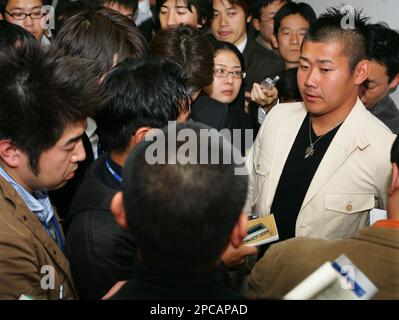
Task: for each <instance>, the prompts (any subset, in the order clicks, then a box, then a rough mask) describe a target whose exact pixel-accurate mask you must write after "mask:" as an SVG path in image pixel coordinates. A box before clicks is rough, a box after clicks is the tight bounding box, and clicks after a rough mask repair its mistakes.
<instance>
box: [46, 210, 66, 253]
mask: <svg viewBox="0 0 399 320" xmlns="http://www.w3.org/2000/svg"><path fill="white" fill-rule="evenodd" d="M51 224H52V225H53V227H54V229H53V230H54V231H55V237H56V239H53V237H52V236H51ZM44 226H45V227H46V230H47V233H48V234H49V236H50V238H51V239H53V240H54V241H55V242H57V239H58V242H59V247H60V248H61V251H62V252H64V247H65V243H64V239H63V237H62V234H61V231H60V228H59V226H58V223H57V219H56V218H55V216H53V217H52V218H51V220H50V223H49V224H47V223H45V224H44Z"/></svg>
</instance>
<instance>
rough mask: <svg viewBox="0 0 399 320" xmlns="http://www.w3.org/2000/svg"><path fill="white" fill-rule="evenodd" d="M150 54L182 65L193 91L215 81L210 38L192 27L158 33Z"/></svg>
mask: <svg viewBox="0 0 399 320" xmlns="http://www.w3.org/2000/svg"><path fill="white" fill-rule="evenodd" d="M150 50H151V53H152V54H154V55H157V56H160V57H162V58H165V59H168V60H170V61H173V62H175V63H177V64H179V65H180V66H181V67H182V68H183V69H184V71H185V74H186V77H187V80H188V82H189V84H190V85H191V86H192V90H193V91H198V90H201V89H202V88H204V87H206V86H207V85H209V84H211V83H212V81H213V67H214V63H213V50H212V46H211V44H210V43H209V40H208V38H207V37H206V36H205V35H204V34H203V33H201V31H199V30H197V29H195V28H193V27H190V26H179V27H177V28H169V29H165V30H161V31H159V32H158V33H157V34H156V35H155V37H154V39H153V40H152V41H151V43H150Z"/></svg>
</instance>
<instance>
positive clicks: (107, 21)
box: [52, 8, 148, 77]
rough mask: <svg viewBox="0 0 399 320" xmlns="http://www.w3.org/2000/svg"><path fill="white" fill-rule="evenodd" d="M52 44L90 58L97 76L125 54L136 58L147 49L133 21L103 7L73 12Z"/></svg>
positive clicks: (70, 53)
mask: <svg viewBox="0 0 399 320" xmlns="http://www.w3.org/2000/svg"><path fill="white" fill-rule="evenodd" d="M52 45H53V46H54V47H56V48H62V49H63V50H64V52H65V53H66V54H68V55H71V56H79V57H81V58H85V59H87V60H90V61H91V62H92V63H93V65H94V68H95V72H96V75H97V76H98V77H102V76H103V75H105V74H107V73H108V72H109V71H110V70H111V68H112V66H113V65H114V64H115V63H118V62H120V61H122V60H124V59H125V58H128V57H130V58H139V57H142V56H144V55H146V54H147V53H148V45H147V42H146V40H145V39H144V37H143V35H142V34H141V32H140V31H139V30H138V28H137V27H136V26H135V25H134V23H132V21H131V20H130V19H129V18H127V17H125V16H123V15H121V14H119V13H118V12H115V11H113V10H109V9H106V8H102V9H99V10H86V11H82V12H79V13H77V14H75V15H74V16H72V17H71V18H70V19H69V20H67V21H66V22H65V23H64V25H63V26H62V28H61V30H60V31H59V33H58V34H57V37H56V38H55V39H54V41H53V44H52Z"/></svg>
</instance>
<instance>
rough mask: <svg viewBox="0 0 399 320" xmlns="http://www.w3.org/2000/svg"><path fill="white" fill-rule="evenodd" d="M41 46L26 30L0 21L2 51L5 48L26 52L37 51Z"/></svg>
mask: <svg viewBox="0 0 399 320" xmlns="http://www.w3.org/2000/svg"><path fill="white" fill-rule="evenodd" d="M38 46H39V43H38V41H37V40H36V39H35V37H34V36H33V35H32V34H31V33H29V32H28V31H26V30H25V29H24V28H22V27H20V26H18V25H16V24H12V23H10V22H7V21H6V20H0V50H2V49H4V48H17V47H19V48H23V49H24V50H28V51H29V50H37V47H38Z"/></svg>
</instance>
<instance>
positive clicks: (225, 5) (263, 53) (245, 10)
mask: <svg viewBox="0 0 399 320" xmlns="http://www.w3.org/2000/svg"><path fill="white" fill-rule="evenodd" d="M251 8H252V1H248V0H213V9H214V16H213V19H212V24H211V29H212V34H213V36H214V37H215V38H216V39H217V40H220V41H227V42H230V43H233V44H234V45H236V46H237V48H238V49H239V50H240V51H241V53H242V54H243V55H244V60H245V67H246V70H245V71H246V72H247V76H246V79H245V83H246V86H245V87H246V92H250V91H251V88H252V85H253V83H254V82H261V81H262V80H264V79H265V78H267V77H273V76H274V75H276V74H278V73H279V72H281V71H283V70H284V69H285V65H284V61H283V60H282V59H281V58H280V57H279V55H278V54H276V53H275V52H274V51H272V50H268V49H266V48H264V47H262V46H261V45H260V44H259V43H258V42H257V41H256V40H254V39H252V38H250V37H248V36H247V31H246V30H247V29H246V28H247V23H248V22H249V21H250V20H251Z"/></svg>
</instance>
